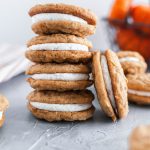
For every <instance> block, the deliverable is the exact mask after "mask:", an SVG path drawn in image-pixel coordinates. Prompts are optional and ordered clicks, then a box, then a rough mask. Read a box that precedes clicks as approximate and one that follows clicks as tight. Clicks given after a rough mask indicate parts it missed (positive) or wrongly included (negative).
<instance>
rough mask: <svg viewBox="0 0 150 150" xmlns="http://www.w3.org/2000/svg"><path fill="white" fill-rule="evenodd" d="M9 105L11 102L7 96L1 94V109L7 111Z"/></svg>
mask: <svg viewBox="0 0 150 150" xmlns="http://www.w3.org/2000/svg"><path fill="white" fill-rule="evenodd" d="M8 106H9V102H8V100H7V98H6V97H4V96H3V95H0V111H5V110H6V109H7V107H8Z"/></svg>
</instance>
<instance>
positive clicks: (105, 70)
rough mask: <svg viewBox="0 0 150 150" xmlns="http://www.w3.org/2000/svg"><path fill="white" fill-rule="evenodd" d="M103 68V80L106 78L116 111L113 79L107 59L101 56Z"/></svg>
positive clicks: (108, 93)
mask: <svg viewBox="0 0 150 150" xmlns="http://www.w3.org/2000/svg"><path fill="white" fill-rule="evenodd" d="M101 67H102V72H103V78H104V82H105V87H106V91H107V95H108V98H109V100H110V103H111V105H112V107H113V109H114V110H115V111H116V110H117V108H116V104H115V97H114V93H113V88H112V82H111V77H110V73H109V69H108V64H107V59H106V57H105V56H104V55H102V56H101Z"/></svg>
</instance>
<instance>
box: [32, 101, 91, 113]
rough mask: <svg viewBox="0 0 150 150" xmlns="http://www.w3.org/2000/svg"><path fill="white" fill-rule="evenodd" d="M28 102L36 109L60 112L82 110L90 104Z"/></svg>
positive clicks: (89, 106)
mask: <svg viewBox="0 0 150 150" xmlns="http://www.w3.org/2000/svg"><path fill="white" fill-rule="evenodd" d="M30 104H31V105H32V106H33V107H35V108H37V109H41V110H47V111H61V112H76V111H84V110H87V109H89V108H91V106H92V104H47V103H39V102H30Z"/></svg>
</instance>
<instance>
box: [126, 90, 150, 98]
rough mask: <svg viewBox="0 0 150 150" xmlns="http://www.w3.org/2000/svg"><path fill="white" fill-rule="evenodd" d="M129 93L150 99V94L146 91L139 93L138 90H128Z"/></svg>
mask: <svg viewBox="0 0 150 150" xmlns="http://www.w3.org/2000/svg"><path fill="white" fill-rule="evenodd" d="M128 93H129V94H134V95H138V96H146V97H150V92H145V91H137V90H131V89H128Z"/></svg>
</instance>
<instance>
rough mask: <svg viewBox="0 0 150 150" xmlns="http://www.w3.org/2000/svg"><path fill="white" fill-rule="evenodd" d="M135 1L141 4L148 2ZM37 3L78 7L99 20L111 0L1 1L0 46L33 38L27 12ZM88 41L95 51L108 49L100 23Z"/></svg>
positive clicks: (105, 13) (106, 12)
mask: <svg viewBox="0 0 150 150" xmlns="http://www.w3.org/2000/svg"><path fill="white" fill-rule="evenodd" d="M135 1H141V2H142V3H143V2H147V1H148V0H135ZM39 2H63V3H68V4H75V5H80V6H82V7H86V8H89V9H91V10H92V11H93V12H95V13H96V14H97V16H98V17H99V18H100V17H102V16H106V15H107V14H108V10H109V8H110V6H111V4H112V2H113V0H1V2H0V20H1V21H0V44H1V43H11V44H20V45H23V44H25V43H26V42H27V40H29V39H30V38H31V37H33V36H34V34H33V33H32V31H31V28H30V26H31V19H30V17H29V16H28V10H29V9H30V8H31V7H32V6H34V5H35V4H36V3H39ZM99 20H100V19H99ZM90 39H91V40H92V42H93V45H94V48H96V49H104V48H107V47H108V45H107V44H106V41H105V32H104V29H103V27H102V24H101V23H100V22H99V24H98V28H97V32H96V34H95V35H94V36H92V37H90Z"/></svg>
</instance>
